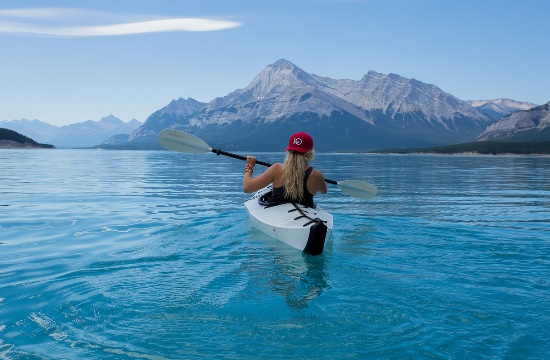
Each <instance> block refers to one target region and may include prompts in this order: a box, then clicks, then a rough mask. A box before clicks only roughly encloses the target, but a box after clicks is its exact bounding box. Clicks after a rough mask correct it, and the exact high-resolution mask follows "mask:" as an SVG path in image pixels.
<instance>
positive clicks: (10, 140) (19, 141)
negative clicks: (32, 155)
mask: <svg viewBox="0 0 550 360" xmlns="http://www.w3.org/2000/svg"><path fill="white" fill-rule="evenodd" d="M17 148H44V149H55V146H53V145H48V144H39V143H37V142H36V141H34V140H33V139H31V138H29V137H27V136H25V135H22V134H20V133H18V132H17V131H13V130H10V129H5V128H0V149H17Z"/></svg>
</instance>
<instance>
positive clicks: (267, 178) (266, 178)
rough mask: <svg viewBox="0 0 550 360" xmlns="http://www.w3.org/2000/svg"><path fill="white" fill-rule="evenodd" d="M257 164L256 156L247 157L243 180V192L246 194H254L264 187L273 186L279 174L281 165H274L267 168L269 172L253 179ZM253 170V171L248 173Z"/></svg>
mask: <svg viewBox="0 0 550 360" xmlns="http://www.w3.org/2000/svg"><path fill="white" fill-rule="evenodd" d="M255 164H256V158H255V157H254V156H247V157H246V166H245V172H244V179H243V191H244V192H245V193H247V194H248V193H252V192H254V191H258V190H260V189H261V188H263V187H266V186H267V185H269V184H271V183H272V182H273V180H274V179H275V175H276V174H277V169H278V167H279V166H280V165H281V164H273V165H271V166H270V167H268V168H267V170H266V171H265V172H264V173H263V174H261V175H258V176H256V177H252V172H253V171H254V165H255ZM247 170H252V171H247Z"/></svg>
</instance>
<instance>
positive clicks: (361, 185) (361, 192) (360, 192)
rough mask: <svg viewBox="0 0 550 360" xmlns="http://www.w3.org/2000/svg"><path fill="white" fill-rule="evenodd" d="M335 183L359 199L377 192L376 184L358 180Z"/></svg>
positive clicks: (366, 197)
mask: <svg viewBox="0 0 550 360" xmlns="http://www.w3.org/2000/svg"><path fill="white" fill-rule="evenodd" d="M336 185H337V186H338V187H339V188H340V190H342V192H344V193H346V194H348V195H350V196H353V197H357V198H361V199H369V198H371V197H373V196H374V195H376V193H377V192H378V188H377V187H376V186H374V185H371V184H369V183H366V182H364V181H359V180H344V181H338V183H337V184H336Z"/></svg>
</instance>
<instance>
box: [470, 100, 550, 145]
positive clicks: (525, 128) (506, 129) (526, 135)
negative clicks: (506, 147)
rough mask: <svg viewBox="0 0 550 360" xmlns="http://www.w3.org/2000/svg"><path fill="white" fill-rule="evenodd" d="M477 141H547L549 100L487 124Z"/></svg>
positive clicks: (549, 121)
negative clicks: (489, 124)
mask: <svg viewBox="0 0 550 360" xmlns="http://www.w3.org/2000/svg"><path fill="white" fill-rule="evenodd" d="M478 140H479V141H487V140H491V141H495V140H502V141H548V140H550V102H548V103H547V104H544V105H541V106H537V107H534V108H531V109H529V110H522V111H517V112H514V113H511V114H509V115H506V116H504V117H503V118H501V119H500V120H499V121H497V122H496V123H494V124H492V125H491V126H489V127H488V128H487V129H486V130H485V131H484V132H483V133H482V134H481V135H480V136H479V138H478Z"/></svg>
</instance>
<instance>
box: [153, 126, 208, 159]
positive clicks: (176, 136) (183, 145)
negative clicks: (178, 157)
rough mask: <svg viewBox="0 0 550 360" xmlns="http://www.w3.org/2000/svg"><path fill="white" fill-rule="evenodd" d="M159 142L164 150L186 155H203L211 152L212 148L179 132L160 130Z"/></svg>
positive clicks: (196, 138) (191, 136) (194, 137)
mask: <svg viewBox="0 0 550 360" xmlns="http://www.w3.org/2000/svg"><path fill="white" fill-rule="evenodd" d="M159 141H160V144H161V145H162V146H163V147H164V148H165V149H168V150H173V151H179V152H183V153H188V154H204V153H206V152H210V151H212V148H211V147H210V146H208V144H207V143H205V142H204V141H203V140H201V139H199V138H198V137H196V136H194V135H191V134H188V133H186V132H183V131H179V130H173V129H164V130H162V131H161V132H160V134H159Z"/></svg>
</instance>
